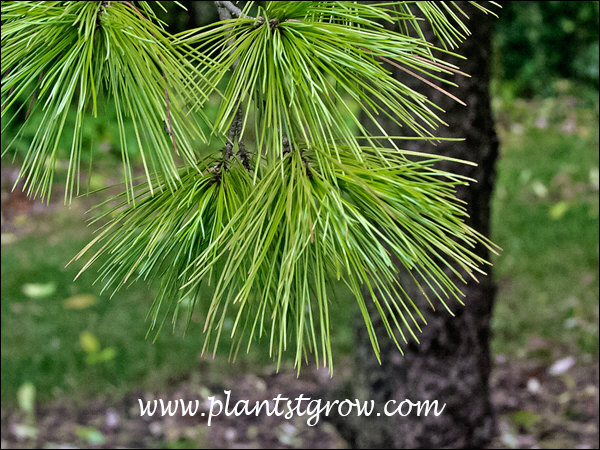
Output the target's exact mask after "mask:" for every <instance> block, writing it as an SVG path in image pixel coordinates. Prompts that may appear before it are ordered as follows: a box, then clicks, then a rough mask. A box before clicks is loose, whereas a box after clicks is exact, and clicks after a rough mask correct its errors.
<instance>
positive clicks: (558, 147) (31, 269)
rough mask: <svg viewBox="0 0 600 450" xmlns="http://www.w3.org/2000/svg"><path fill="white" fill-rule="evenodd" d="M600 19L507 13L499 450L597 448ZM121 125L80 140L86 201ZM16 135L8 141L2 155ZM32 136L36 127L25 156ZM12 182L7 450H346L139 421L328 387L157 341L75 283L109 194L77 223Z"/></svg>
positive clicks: (82, 208)
mask: <svg viewBox="0 0 600 450" xmlns="http://www.w3.org/2000/svg"><path fill="white" fill-rule="evenodd" d="M183 3H186V2H183ZM188 3H189V2H188ZM598 15H599V7H598V3H597V2H560V1H557V2H506V3H503V8H502V10H501V12H500V19H499V20H498V21H497V24H496V29H495V35H494V41H493V51H492V54H491V58H493V81H492V84H491V95H492V104H493V109H494V115H495V120H496V129H497V133H498V135H499V138H500V143H501V148H500V158H499V160H498V163H497V171H498V178H497V184H496V188H495V194H494V199H493V204H492V223H493V226H492V236H491V238H492V240H493V241H494V242H496V243H498V244H499V245H500V246H501V247H502V248H503V249H504V251H503V252H502V254H501V255H500V256H499V257H497V258H495V260H494V264H495V273H494V276H495V281H496V283H497V286H498V297H497V303H496V307H495V313H494V317H493V341H492V348H493V355H494V370H493V377H492V394H493V401H494V404H495V405H496V410H497V411H498V416H499V420H498V423H499V432H498V437H497V439H496V442H495V443H494V445H495V446H496V447H505V448H518V447H537V448H540V447H541V448H559V447H560V448H594V447H596V448H597V446H598V369H597V364H598V314H599V313H598V256H599V244H598V231H599V230H598V214H599V208H598V184H599V172H598V53H599V50H598ZM165 20H167V21H168V23H171V24H173V27H174V28H175V29H187V28H191V27H195V26H200V25H202V24H204V23H208V22H211V21H213V20H216V11H215V10H214V8H213V6H212V2H198V3H197V4H196V5H194V6H192V7H190V11H189V13H181V11H180V10H176V9H169V12H168V13H167V14H165ZM107 111H110V109H107ZM107 114H110V113H108V112H107ZM113 119H114V120H113ZM73 120H74V118H73ZM115 122H116V118H114V117H110V115H106V116H103V117H102V120H93V118H90V120H87V121H85V122H84V125H85V130H84V138H85V141H84V146H85V145H86V144H87V145H88V146H89V147H88V148H93V149H94V155H93V159H94V166H95V167H96V170H95V171H94V173H93V175H92V176H91V177H89V178H87V179H86V180H85V184H86V186H85V189H89V190H95V189H98V188H101V187H103V186H105V185H107V184H113V183H118V182H120V181H121V180H120V170H121V159H120V150H119V148H118V135H117V132H116V130H115V129H114V127H113V126H112V124H113V123H115ZM17 125H18V124H11V125H10V126H7V127H6V128H5V125H4V124H3V128H2V150H3V151H4V149H5V145H6V144H7V143H8V142H9V141H10V140H11V138H12V137H13V136H14V135H15V134H16V131H17V128H16V126H17ZM67 127H68V125H67ZM34 132H35V120H34V121H33V123H32V124H31V125H30V126H29V128H28V129H26V130H25V132H24V135H23V137H22V138H21V139H20V140H18V141H16V145H17V147H19V146H20V147H21V148H26V146H27V144H28V140H29V139H30V138H31V137H32V136H33V133H34ZM216 145H217V147H218V143H217V144H216ZM69 147H70V136H68V134H67V135H66V136H65V138H64V148H63V151H65V152H67V151H68V149H69ZM84 158H85V157H84ZM88 158H90V157H89V156H88ZM89 162H90V159H88V160H87V161H86V160H85V159H84V161H82V163H89ZM61 169H62V170H63V171H65V170H66V167H62V168H60V167H59V174H58V176H59V180H60V176H61V174H60V170H61ZM17 173H18V164H17V162H15V161H11V159H10V158H3V159H2V181H1V185H2V275H1V280H2V282H1V294H2V302H1V308H2V319H1V320H2V331H1V333H2V356H1V358H2V374H1V377H2V388H1V389H2V405H1V417H2V425H1V426H2V448H6V447H28V446H32V445H34V444H35V445H42V446H46V447H47V448H73V446H76V447H83V448H86V447H114V446H128V447H165V448H188V447H191V448H202V447H206V446H220V447H233V446H235V445H236V443H237V444H240V443H242V442H244V443H245V445H249V446H252V445H259V444H260V445H261V446H264V447H310V446H314V445H317V444H318V446H325V447H343V446H344V442H343V441H341V439H340V438H339V436H338V435H337V434H336V432H335V430H334V429H333V427H332V426H330V425H328V424H323V426H320V427H318V429H308V428H306V427H302V426H301V425H300V424H290V423H280V422H271V421H257V420H254V421H252V420H248V422H247V423H246V422H244V421H243V420H240V419H236V420H235V421H234V420H233V419H225V418H220V419H219V420H218V423H216V424H214V425H213V427H211V428H210V429H208V428H207V427H206V426H204V425H201V426H200V425H198V423H195V422H194V421H193V420H191V419H189V420H187V421H186V420H185V419H182V418H179V419H177V418H160V419H159V418H156V419H148V420H142V419H140V418H139V408H138V403H137V398H138V397H141V396H143V397H145V398H147V399H149V398H153V397H157V396H161V395H166V396H169V398H180V397H182V398H189V399H194V398H206V397H207V396H209V395H211V393H212V392H216V393H219V392H221V393H222V391H223V389H227V388H231V389H235V391H236V395H238V396H239V397H240V398H248V397H249V396H250V395H253V394H256V393H257V392H260V393H261V396H262V397H263V398H268V397H271V396H273V397H274V396H276V395H277V393H281V392H286V393H288V394H291V393H293V392H297V393H300V392H302V393H305V394H309V395H310V393H311V392H312V393H314V394H315V395H317V393H319V392H322V390H323V389H324V386H326V385H327V383H329V376H328V374H327V373H326V372H324V373H322V372H320V371H316V370H315V371H311V370H305V371H303V374H302V375H301V377H300V378H296V376H295V373H294V371H293V370H292V369H291V366H286V367H284V369H282V371H281V373H280V374H279V375H276V374H275V367H274V365H273V364H272V362H271V361H270V360H269V359H267V358H265V357H264V356H262V355H263V353H264V352H263V351H262V350H261V348H260V346H256V347H255V348H254V350H253V351H252V352H251V353H249V354H248V355H243V356H240V357H238V360H237V361H236V363H235V364H231V363H229V362H228V354H227V349H226V346H223V353H222V354H218V355H217V357H216V359H215V360H212V358H202V357H200V355H199V349H200V348H201V335H200V334H201V326H200V324H194V325H193V326H192V328H191V329H190V330H188V332H187V334H186V336H185V337H182V330H180V329H178V328H177V329H175V330H174V332H173V333H171V332H170V331H169V330H167V331H164V332H163V333H162V334H161V335H160V336H159V338H158V339H157V340H156V342H154V343H152V341H150V340H147V339H146V332H147V327H148V324H147V322H145V320H144V319H145V315H146V312H147V310H148V307H149V305H150V302H151V301H152V296H153V287H152V286H150V287H148V286H146V285H143V284H138V285H136V286H135V288H130V289H129V290H127V291H123V292H120V293H119V294H118V295H116V296H114V297H113V298H112V299H109V297H108V296H107V295H101V294H100V286H97V285H93V282H94V274H93V272H91V271H90V272H86V273H84V274H83V275H82V277H80V278H79V279H78V280H77V281H76V282H73V278H74V276H75V274H76V273H77V272H78V270H79V268H80V266H81V265H76V264H75V265H72V266H69V267H68V268H65V264H66V263H67V262H68V261H69V260H70V259H71V258H72V257H73V255H74V254H75V253H76V252H77V251H78V250H80V249H81V248H82V247H83V246H84V245H85V244H86V243H87V242H88V240H89V239H90V237H91V235H92V231H93V228H88V227H87V225H86V220H87V219H88V218H89V217H90V216H89V215H86V214H85V212H86V210H87V209H88V208H89V207H91V206H93V205H94V204H95V203H97V202H99V201H100V200H101V199H102V198H104V197H103V196H106V195H108V194H95V195H94V196H92V197H80V198H78V199H76V200H74V201H73V204H72V205H71V206H70V207H65V206H64V205H63V204H62V196H61V193H60V183H59V185H58V189H56V190H55V192H54V194H55V195H54V196H53V200H52V201H51V202H50V204H48V205H45V204H41V203H40V202H36V201H31V200H29V199H27V198H26V197H25V195H24V194H22V193H21V192H20V191H19V190H18V189H17V190H15V191H11V189H12V186H13V183H14V181H15V179H16V175H17ZM349 309H350V308H338V309H336V310H334V312H333V314H335V315H336V317H335V320H334V321H333V323H336V324H339V326H338V328H337V329H335V330H334V336H333V338H334V344H335V347H336V350H335V354H336V355H337V361H336V364H337V365H336V372H335V378H334V382H335V381H336V379H337V380H343V379H344V377H348V376H350V374H349V368H350V363H349V361H350V359H351V356H352V355H351V351H352V348H353V343H352V338H353V328H352V325H351V320H352V314H351V311H348V310H349ZM346 324H347V326H346ZM270 392H272V393H273V395H270ZM241 422H243V423H241ZM311 443H312V445H311ZM315 443H316V444H315ZM69 446H70V447H69Z"/></svg>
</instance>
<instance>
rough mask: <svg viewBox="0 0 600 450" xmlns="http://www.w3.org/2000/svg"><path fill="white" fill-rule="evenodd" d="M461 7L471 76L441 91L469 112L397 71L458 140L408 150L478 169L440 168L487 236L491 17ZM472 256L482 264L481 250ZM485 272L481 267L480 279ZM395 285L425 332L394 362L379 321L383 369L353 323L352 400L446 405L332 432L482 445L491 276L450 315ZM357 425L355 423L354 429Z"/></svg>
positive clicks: (360, 438) (351, 437)
mask: <svg viewBox="0 0 600 450" xmlns="http://www.w3.org/2000/svg"><path fill="white" fill-rule="evenodd" d="M461 6H462V7H464V9H465V11H467V12H468V13H469V14H470V15H471V17H472V19H471V21H470V22H469V27H470V29H471V31H472V36H471V37H469V39H468V40H467V41H466V42H465V43H464V44H463V45H462V46H461V47H460V49H459V50H458V52H459V53H460V54H462V55H464V56H465V57H467V58H468V59H467V60H465V61H463V60H458V61H455V62H456V63H457V65H459V66H460V68H461V70H463V71H464V72H466V73H469V74H470V75H471V78H466V77H458V76H457V77H456V79H455V81H456V82H457V83H458V84H459V85H460V87H459V88H452V87H450V88H449V89H450V90H451V92H452V93H453V94H455V95H456V96H458V97H459V98H461V99H462V100H463V101H464V102H465V103H467V105H468V106H467V107H464V106H461V105H460V104H458V103H456V102H454V101H452V100H451V99H449V98H448V97H446V96H444V95H443V94H441V93H440V92H438V91H436V90H434V89H431V88H429V87H427V86H426V85H424V84H423V83H420V82H419V81H418V80H414V79H412V80H411V78H410V76H409V75H407V74H406V73H404V72H401V71H399V70H397V69H396V70H395V72H396V73H395V75H396V76H397V77H399V78H401V79H402V81H403V82H406V83H407V84H409V85H411V86H412V87H413V88H416V89H418V90H419V91H420V92H424V93H426V94H427V95H428V96H429V97H430V98H431V99H432V100H433V101H434V102H435V103H436V104H438V105H440V106H441V107H442V108H443V109H444V110H445V111H446V113H445V114H443V116H442V118H443V119H444V120H445V121H446V122H447V123H448V124H449V127H448V128H444V129H440V130H439V131H438V133H437V135H438V136H449V137H464V138H465V139H466V140H465V141H464V142H449V143H444V142H442V143H441V144H439V145H438V146H437V147H435V146H432V145H431V144H427V143H424V144H420V143H416V144H415V145H414V146H413V147H412V149H418V150H422V151H427V152H430V153H440V154H444V155H448V156H452V157H455V158H461V159H466V160H470V161H475V162H477V163H478V166H477V167H471V166H465V165H459V164H454V163H452V164H448V165H447V166H446V167H444V168H445V169H448V170H450V171H453V172H460V173H462V174H464V175H467V176H469V177H471V178H474V179H476V180H477V181H478V183H473V184H471V185H470V186H469V187H467V188H464V189H461V190H460V191H459V192H458V196H459V198H461V199H462V200H465V201H466V202H467V203H468V209H469V214H470V224H471V225H472V226H473V227H474V228H476V229H477V230H479V231H480V232H482V233H483V234H485V235H487V236H489V217H490V208H489V203H490V195H491V193H492V188H493V183H494V162H495V159H496V156H497V149H498V143H497V138H496V134H495V131H494V126H493V121H492V116H491V111H490V100H489V93H488V87H489V66H490V35H491V31H492V23H493V20H494V19H493V18H492V17H485V16H484V15H483V14H482V13H479V12H477V11H475V10H474V9H472V8H469V6H465V5H464V4H463V5H461ZM382 123H383V124H384V126H386V127H387V130H388V132H389V133H390V134H402V133H405V130H398V129H397V127H395V126H394V125H393V124H390V123H388V122H382ZM479 253H480V254H481V255H484V256H485V257H486V258H487V257H488V253H487V251H486V250H485V249H479ZM490 272H491V271H490V270H488V273H490ZM399 276H400V277H401V280H402V281H404V283H403V285H404V286H406V287H407V292H408V293H409V294H410V295H411V297H412V298H415V299H420V300H419V303H420V306H421V307H422V309H423V310H425V311H426V314H425V317H426V319H427V322H428V325H427V326H426V327H425V328H424V330H423V334H422V335H421V336H420V341H421V343H420V344H412V343H411V344H409V345H408V346H407V347H406V348H405V356H404V357H402V356H401V354H400V353H399V352H398V350H397V349H396V348H395V346H394V344H393V343H392V342H391V341H390V340H389V339H387V338H386V335H385V330H384V328H383V326H382V324H381V321H380V320H377V315H374V316H373V320H374V323H376V326H377V331H378V336H380V345H381V358H382V361H383V362H382V364H381V366H380V365H379V363H378V362H377V360H376V358H375V356H374V354H373V350H372V348H371V344H370V342H369V339H368V336H367V333H366V330H365V326H364V323H362V321H361V323H359V324H358V326H357V330H358V331H357V346H356V348H357V350H356V360H355V363H356V366H355V372H354V374H355V377H354V379H353V380H352V382H351V383H352V384H351V387H350V392H347V393H346V394H348V395H349V396H351V398H354V397H358V398H364V399H373V400H375V401H376V405H378V407H379V408H381V407H382V406H383V404H384V403H385V402H387V401H388V400H396V401H398V402H401V401H402V400H404V399H411V400H412V401H417V400H427V399H428V400H433V399H437V400H438V401H439V402H440V403H446V405H447V406H446V409H445V410H444V412H443V413H442V415H440V416H439V417H435V416H433V415H430V416H429V417H416V416H413V415H410V416H407V417H400V416H398V417H391V418H386V417H383V414H382V416H381V417H370V418H365V417H360V418H354V419H351V418H350V417H346V418H344V419H343V423H342V424H340V431H341V432H342V434H343V435H344V437H345V438H346V439H347V440H348V441H349V443H350V445H351V446H352V447H354V448H373V447H378V448H425V447H427V448H464V447H480V446H484V445H486V443H488V442H489V440H490V438H491V437H492V435H493V433H494V420H493V413H492V407H491V403H490V396H489V387H488V379H489V374H490V353H489V340H490V317H491V313H492V305H493V300H494V285H493V283H492V280H491V276H490V275H488V276H487V277H480V283H479V284H477V283H475V282H470V283H469V284H468V285H466V286H464V288H463V292H464V293H465V294H466V299H465V304H466V306H464V307H463V306H460V305H458V304H455V305H453V307H452V309H453V311H454V312H455V314H456V317H451V316H450V314H448V313H447V312H446V311H445V310H444V309H443V308H441V309H438V311H436V312H433V311H431V309H430V308H427V306H426V301H425V299H424V298H423V296H422V294H420V293H419V292H418V290H417V289H415V288H413V287H412V286H413V284H412V282H411V280H410V278H409V276H408V275H407V274H406V273H400V274H399ZM352 420H355V422H352Z"/></svg>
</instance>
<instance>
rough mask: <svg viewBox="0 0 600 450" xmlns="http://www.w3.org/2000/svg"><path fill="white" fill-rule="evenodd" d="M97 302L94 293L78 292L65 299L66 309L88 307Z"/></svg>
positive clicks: (64, 305)
mask: <svg viewBox="0 0 600 450" xmlns="http://www.w3.org/2000/svg"><path fill="white" fill-rule="evenodd" d="M95 303H96V296H95V295H92V294H78V295H74V296H73V297H69V298H68V299H66V300H65V301H63V307H64V308H66V309H86V308H89V307H90V306H93V305H94V304H95Z"/></svg>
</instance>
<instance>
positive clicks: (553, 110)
mask: <svg viewBox="0 0 600 450" xmlns="http://www.w3.org/2000/svg"><path fill="white" fill-rule="evenodd" d="M573 103H574V99H572V98H568V97H565V98H560V99H552V98H551V99H546V100H541V101H535V102H533V101H532V102H525V101H516V102H512V104H508V105H507V104H505V105H503V106H502V105H498V109H500V110H501V113H500V115H499V121H498V122H499V129H500V133H501V136H500V137H501V158H500V160H499V162H498V166H497V169H498V179H497V187H496V191H495V196H494V199H493V204H492V211H493V216H492V237H493V239H494V241H495V242H496V243H498V244H499V245H500V246H502V247H503V248H504V252H503V253H502V254H501V255H500V256H499V257H498V258H496V259H495V275H496V280H497V283H498V285H499V294H498V300H497V306H496V311H495V315H494V319H493V330H494V332H495V339H494V341H493V345H494V350H495V351H496V352H508V353H511V354H512V353H522V348H523V346H524V345H525V344H526V343H527V340H528V339H529V338H531V337H533V336H537V337H541V338H544V339H549V340H550V341H552V342H554V343H556V344H564V345H566V346H567V347H569V348H578V349H579V350H581V351H582V352H584V353H586V354H588V355H595V356H596V357H597V355H598V109H597V108H598V107H597V105H596V107H595V110H594V109H590V108H578V107H577V105H574V104H573Z"/></svg>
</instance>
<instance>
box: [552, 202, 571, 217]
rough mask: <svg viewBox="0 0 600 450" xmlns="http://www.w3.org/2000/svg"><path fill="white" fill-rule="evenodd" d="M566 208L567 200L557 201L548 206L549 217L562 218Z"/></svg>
mask: <svg viewBox="0 0 600 450" xmlns="http://www.w3.org/2000/svg"><path fill="white" fill-rule="evenodd" d="M568 210H569V204H568V203H567V202H558V203H556V204H555V205H553V206H552V208H550V218H551V219H552V220H558V219H562V218H563V216H564V215H565V214H566V213H567V211H568Z"/></svg>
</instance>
